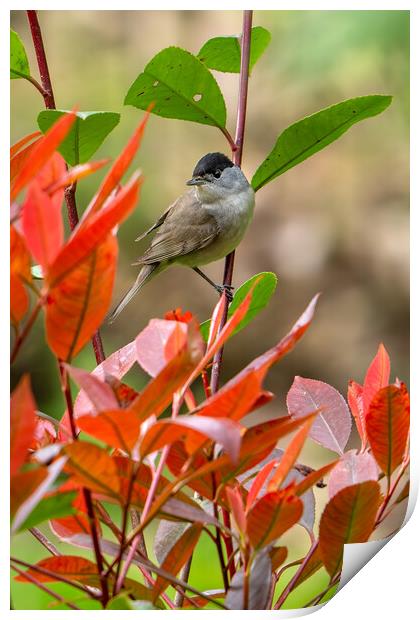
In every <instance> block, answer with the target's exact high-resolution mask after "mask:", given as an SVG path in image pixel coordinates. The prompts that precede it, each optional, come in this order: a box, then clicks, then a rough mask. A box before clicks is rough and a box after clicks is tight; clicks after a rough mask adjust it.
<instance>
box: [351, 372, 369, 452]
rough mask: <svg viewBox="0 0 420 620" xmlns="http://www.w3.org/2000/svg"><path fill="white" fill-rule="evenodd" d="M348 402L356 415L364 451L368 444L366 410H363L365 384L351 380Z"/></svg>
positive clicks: (355, 419)
mask: <svg viewBox="0 0 420 620" xmlns="http://www.w3.org/2000/svg"><path fill="white" fill-rule="evenodd" d="M347 402H348V404H349V407H350V411H351V413H352V415H353V417H354V421H355V422H356V427H357V430H358V432H359V437H360V439H361V441H362V446H361V451H362V452H364V450H365V449H366V444H367V434H366V420H365V412H364V410H363V386H361V385H359V383H356V381H349V387H348V390H347Z"/></svg>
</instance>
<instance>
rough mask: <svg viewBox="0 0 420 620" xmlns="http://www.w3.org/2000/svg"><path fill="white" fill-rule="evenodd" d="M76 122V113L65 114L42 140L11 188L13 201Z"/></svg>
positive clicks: (33, 150) (38, 142)
mask: <svg viewBox="0 0 420 620" xmlns="http://www.w3.org/2000/svg"><path fill="white" fill-rule="evenodd" d="M75 120H76V114H75V112H74V111H73V112H70V113H69V114H63V116H61V117H60V118H59V120H58V121H57V122H56V123H54V125H53V126H52V127H51V128H50V129H49V130H48V131H47V133H46V134H45V135H44V136H42V138H40V139H39V140H38V141H37V143H36V146H35V147H34V148H33V149H32V151H31V156H30V157H28V158H27V159H26V160H25V163H24V165H23V166H22V168H21V170H20V171H19V173H18V175H17V176H16V179H15V182H14V184H13V186H12V188H11V200H12V201H13V200H14V199H15V198H16V196H17V195H18V194H19V192H20V191H21V190H22V189H23V188H24V187H25V186H26V185H27V184H28V183H29V182H30V181H31V180H32V179H33V178H34V176H35V175H36V174H37V173H38V172H39V171H40V170H41V168H43V166H45V164H46V163H47V161H48V160H49V159H50V157H51V156H52V155H53V153H54V151H55V150H56V148H57V147H58V146H59V144H60V143H61V142H62V141H63V140H64V138H65V137H66V135H67V134H68V132H69V131H70V129H71V126H72V125H73V123H74V121H75Z"/></svg>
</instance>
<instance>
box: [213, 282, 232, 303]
mask: <svg viewBox="0 0 420 620" xmlns="http://www.w3.org/2000/svg"><path fill="white" fill-rule="evenodd" d="M215 288H216V291H217V292H218V293H220V295H222V294H223V293H225V295H226V299H227V300H228V302H229V303H232V300H233V291H234V290H235V287H234V286H231V285H230V284H216V286H215Z"/></svg>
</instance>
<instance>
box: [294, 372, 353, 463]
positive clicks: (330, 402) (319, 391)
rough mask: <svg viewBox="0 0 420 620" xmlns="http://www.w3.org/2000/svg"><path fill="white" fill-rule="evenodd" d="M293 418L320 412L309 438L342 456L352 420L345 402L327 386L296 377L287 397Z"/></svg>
mask: <svg viewBox="0 0 420 620" xmlns="http://www.w3.org/2000/svg"><path fill="white" fill-rule="evenodd" d="M287 408H288V410H289V414H290V415H291V416H292V418H295V419H297V418H300V417H301V416H304V415H307V414H308V413H310V412H312V411H315V410H319V414H318V416H317V419H316V420H315V422H314V423H313V426H312V428H311V430H310V432H309V436H310V437H311V438H312V439H313V440H314V441H316V442H317V443H319V444H320V445H321V446H323V447H324V448H328V449H329V450H332V451H333V452H337V453H338V454H343V451H344V448H345V447H346V444H347V441H348V439H349V436H350V432H351V416H350V412H349V410H348V407H347V404H346V401H345V400H344V398H343V397H342V396H341V394H340V393H339V392H337V390H336V389H335V388H333V387H332V386H331V385H328V383H323V382H322V381H316V380H314V379H304V378H303V377H295V380H294V382H293V385H292V387H291V388H290V390H289V393H288V394H287Z"/></svg>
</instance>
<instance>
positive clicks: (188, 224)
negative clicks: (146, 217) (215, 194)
mask: <svg viewBox="0 0 420 620" xmlns="http://www.w3.org/2000/svg"><path fill="white" fill-rule="evenodd" d="M219 233H220V229H219V226H218V224H217V221H216V219H215V218H214V217H213V216H212V215H211V214H210V213H208V211H206V210H205V209H204V208H203V207H202V205H201V204H200V202H199V201H198V200H197V199H196V197H195V192H193V191H191V192H187V193H185V194H184V195H183V196H181V197H180V198H178V200H177V201H176V202H175V203H174V204H173V206H172V207H170V208H169V209H168V212H167V213H166V217H165V219H164V221H163V222H162V224H161V225H160V227H159V230H158V232H157V233H156V236H155V238H154V239H153V241H152V243H151V245H150V247H149V248H148V249H147V250H146V252H145V253H144V254H143V256H141V257H140V258H139V260H138V261H137V263H140V264H143V265H150V264H152V263H159V262H162V261H167V260H171V259H173V258H176V257H178V256H181V255H185V254H190V253H191V252H195V251H197V250H200V249H202V248H204V247H206V246H207V245H209V244H210V243H212V241H214V240H215V239H216V237H217V236H218V235H219Z"/></svg>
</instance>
